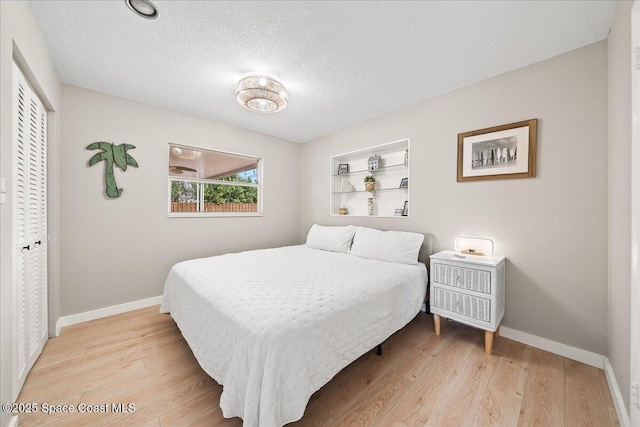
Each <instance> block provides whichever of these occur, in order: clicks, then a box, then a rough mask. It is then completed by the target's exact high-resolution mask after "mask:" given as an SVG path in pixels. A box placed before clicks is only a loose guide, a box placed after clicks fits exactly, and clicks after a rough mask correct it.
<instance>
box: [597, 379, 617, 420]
mask: <svg viewBox="0 0 640 427" xmlns="http://www.w3.org/2000/svg"><path fill="white" fill-rule="evenodd" d="M598 374H599V375H598V376H599V377H600V383H601V386H600V388H601V390H602V393H603V394H604V400H605V402H606V404H607V412H608V413H609V423H608V425H610V426H612V427H619V426H620V423H619V422H618V415H617V414H616V407H615V405H614V403H613V398H612V397H611V389H610V388H609V383H608V382H607V376H606V374H605V373H604V370H602V369H598Z"/></svg>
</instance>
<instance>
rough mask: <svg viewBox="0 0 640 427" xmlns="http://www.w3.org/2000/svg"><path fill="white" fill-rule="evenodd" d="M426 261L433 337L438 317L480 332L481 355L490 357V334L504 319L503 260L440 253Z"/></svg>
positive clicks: (493, 256)
mask: <svg viewBox="0 0 640 427" xmlns="http://www.w3.org/2000/svg"><path fill="white" fill-rule="evenodd" d="M430 259H431V269H430V276H431V277H430V278H431V290H430V309H431V313H433V323H434V327H435V332H436V335H440V317H441V316H442V317H446V318H448V319H452V320H455V321H457V322H460V323H464V324H465V325H469V326H473V327H476V328H479V329H483V330H484V331H485V332H484V351H485V353H487V354H491V352H492V350H493V337H494V333H495V334H497V330H498V328H499V327H500V321H501V320H502V318H503V317H504V283H505V257H503V256H497V255H485V256H478V255H461V254H458V253H457V252H454V251H442V252H438V253H437V254H434V255H431V257H430Z"/></svg>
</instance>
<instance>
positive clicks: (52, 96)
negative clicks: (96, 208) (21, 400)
mask: <svg viewBox="0 0 640 427" xmlns="http://www.w3.org/2000/svg"><path fill="white" fill-rule="evenodd" d="M13 58H16V60H17V63H18V64H19V66H20V67H21V69H22V71H23V72H24V73H25V75H26V77H27V80H29V82H30V83H31V84H32V86H33V87H34V90H35V91H36V93H38V95H39V96H40V98H41V99H42V101H43V102H44V104H45V106H46V107H47V109H48V110H49V111H51V113H49V124H48V127H49V129H48V144H49V158H48V163H49V170H48V173H49V189H48V194H49V218H48V222H49V224H48V225H49V269H50V270H49V293H50V295H51V301H52V303H51V304H50V306H49V312H50V320H49V321H50V323H55V320H57V316H58V311H59V306H58V304H57V301H58V298H57V294H58V256H59V253H58V250H59V241H58V235H59V234H58V233H59V220H58V218H59V217H58V213H59V212H58V211H59V203H58V200H59V198H58V190H59V188H58V180H57V175H58V172H59V171H58V166H59V165H58V162H57V156H56V153H57V146H58V140H59V131H60V114H59V110H60V108H59V107H60V81H59V80H58V75H57V73H56V71H55V69H54V68H53V65H52V63H51V60H50V58H49V54H48V52H47V49H46V46H45V44H44V42H43V40H42V37H41V35H40V30H39V29H38V26H37V24H36V22H35V20H34V19H33V16H32V15H31V10H30V9H29V4H28V3H27V2H20V1H16V2H13V1H2V2H0V93H2V97H1V101H0V141H1V144H0V176H2V177H4V178H5V179H6V184H7V202H6V203H5V204H4V205H0V230H1V232H0V279H1V280H0V311H1V313H2V315H1V316H2V319H1V322H0V325H1V326H0V327H1V329H2V331H1V334H0V369H1V370H0V378H1V379H2V381H1V382H0V384H1V387H0V401H2V402H3V403H4V402H11V401H12V390H11V378H12V368H13V366H12V363H13V362H12V357H13V352H14V349H13V347H12V334H13V315H14V313H13V304H12V303H13V280H14V277H15V275H14V271H13V262H14V255H15V252H14V250H15V249H14V247H13V244H12V241H11V239H12V234H13V232H12V220H13V218H12V213H13V209H14V204H13V198H14V195H13V192H12V191H11V189H12V188H13V179H12V168H13V167H12V161H13V155H14V153H13V123H12V96H11V93H12V91H11V87H12V80H13V71H12V65H11V64H12V60H13ZM10 421H11V416H10V414H6V413H4V412H2V413H1V415H0V425H2V426H6V425H8V424H9V422H10Z"/></svg>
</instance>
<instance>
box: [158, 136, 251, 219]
mask: <svg viewBox="0 0 640 427" xmlns="http://www.w3.org/2000/svg"><path fill="white" fill-rule="evenodd" d="M260 178H261V160H260V159H258V158H255V157H249V156H242V155H238V154H230V153H224V152H221V151H213V150H204V149H201V148H193V147H186V146H182V145H175V144H169V216H256V215H261V214H262V197H261V196H262V191H261V190H262V189H261V186H260Z"/></svg>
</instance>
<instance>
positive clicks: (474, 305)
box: [431, 287, 491, 322]
mask: <svg viewBox="0 0 640 427" xmlns="http://www.w3.org/2000/svg"><path fill="white" fill-rule="evenodd" d="M433 297H434V301H432V302H431V304H432V305H433V306H435V307H439V308H442V309H444V310H448V311H452V312H454V313H458V314H462V315H464V316H467V317H470V318H472V319H477V320H482V321H483V322H489V321H491V300H489V299H486V298H479V297H474V296H472V295H467V294H462V293H460V292H453V291H448V290H446V289H442V288H440V287H434V288H433Z"/></svg>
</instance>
